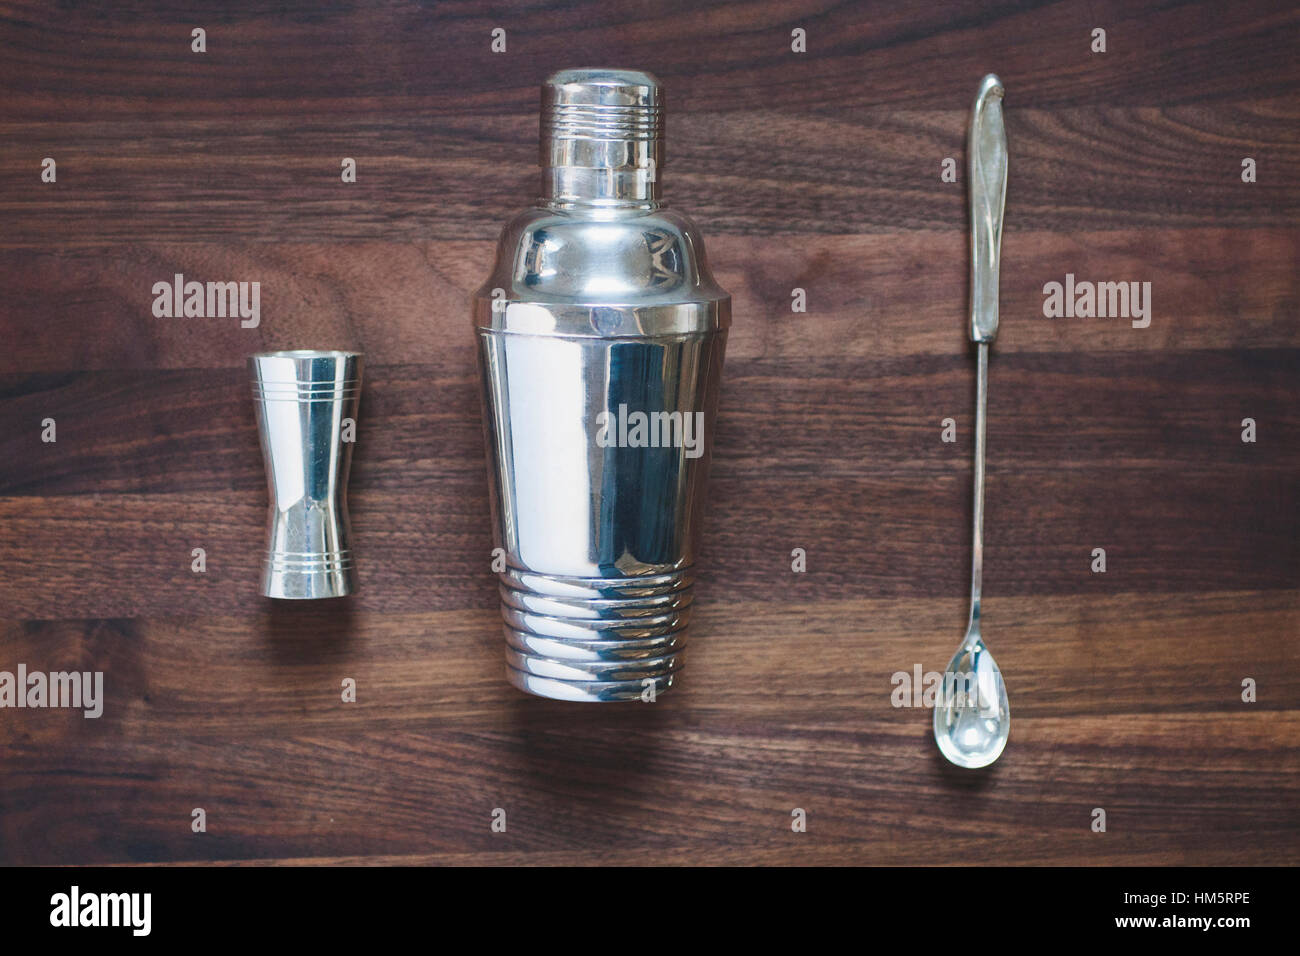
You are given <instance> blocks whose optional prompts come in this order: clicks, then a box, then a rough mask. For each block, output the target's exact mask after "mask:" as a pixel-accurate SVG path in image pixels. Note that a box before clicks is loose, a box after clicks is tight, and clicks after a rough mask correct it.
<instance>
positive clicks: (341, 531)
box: [248, 351, 361, 599]
mask: <svg viewBox="0 0 1300 956" xmlns="http://www.w3.org/2000/svg"><path fill="white" fill-rule="evenodd" d="M248 364H249V369H250V371H251V373H252V377H253V399H254V402H255V404H256V406H257V424H258V429H259V431H260V433H261V438H262V454H263V456H264V458H265V460H266V475H267V485H268V487H269V489H270V497H271V507H270V513H269V515H268V517H267V530H266V537H267V546H266V559H265V562H264V565H263V574H262V593H263V594H264V595H266V596H267V597H271V598H291V599H308V598H330V597H344V596H346V595H348V594H353V593H355V591H356V589H357V582H356V569H355V566H354V563H353V559H352V543H351V539H352V535H351V529H350V526H349V523H348V508H347V482H348V469H349V466H350V464H351V460H352V442H351V441H344V440H343V439H344V426H345V423H346V422H347V421H348V420H351V421H352V422H353V423H355V421H356V415H357V402H358V398H359V396H360V392H361V356H360V355H359V354H357V353H356V352H332V351H329V352H315V351H291V352H266V353H262V354H260V355H254V356H252V357H251V358H250V359H249V360H248ZM353 427H354V428H355V425H354V426H353Z"/></svg>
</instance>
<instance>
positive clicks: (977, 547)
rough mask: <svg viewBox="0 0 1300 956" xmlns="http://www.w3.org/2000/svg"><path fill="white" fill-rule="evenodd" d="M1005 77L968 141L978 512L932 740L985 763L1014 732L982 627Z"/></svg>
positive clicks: (984, 98) (954, 757)
mask: <svg viewBox="0 0 1300 956" xmlns="http://www.w3.org/2000/svg"><path fill="white" fill-rule="evenodd" d="M1003 92H1004V91H1003V88H1002V81H1001V80H999V79H998V78H997V77H996V76H994V75H993V74H992V73H990V74H989V75H988V76H986V77H984V79H983V80H982V81H981V82H980V87H979V93H978V95H977V96H976V97H975V107H974V109H973V110H972V112H971V125H970V140H969V142H968V144H967V154H968V156H967V160H968V177H967V178H968V181H969V183H970V212H971V320H970V321H971V325H970V337H971V341H972V342H975V343H976V345H977V348H978V352H979V358H978V369H979V370H978V373H977V379H976V387H975V508H974V512H975V517H974V522H973V525H974V545H973V547H972V550H971V585H970V621H969V623H968V624H967V626H966V638H965V640H963V641H962V642H961V646H960V647H958V648H957V653H955V654H954V655H953V656H952V660H950V661H949V662H948V668H947V671H946V672H945V673H944V681H943V687H942V688H940V692H939V699H938V700H937V701H936V702H935V707H934V741H935V743H936V744H938V746H939V751H940V752H941V753H942V754H943V755H944V756H945V757H947V758H948V760H949V761H951V762H952V763H954V764H956V765H957V766H958V767H969V768H976V767H987V766H988V765H989V764H991V763H993V761H995V760H997V759H998V757H999V756H1001V754H1002V750H1003V748H1004V747H1006V745H1007V736H1008V734H1009V733H1010V732H1011V709H1010V707H1009V706H1008V704H1007V689H1006V685H1005V684H1004V683H1003V681H1002V672H1001V671H1000V670H998V665H997V663H996V662H995V661H994V660H993V655H992V654H990V653H989V650H988V648H987V647H985V645H984V639H983V637H982V636H981V634H980V596H981V591H982V589H983V577H984V431H985V418H986V406H987V404H988V389H989V346H990V345H991V344H992V342H993V340H994V338H996V337H997V334H998V264H999V258H1000V255H1001V249H1002V212H1003V209H1004V207H1005V205H1006V189H1007V137H1006V131H1005V130H1004V128H1003V125H1002V96H1003Z"/></svg>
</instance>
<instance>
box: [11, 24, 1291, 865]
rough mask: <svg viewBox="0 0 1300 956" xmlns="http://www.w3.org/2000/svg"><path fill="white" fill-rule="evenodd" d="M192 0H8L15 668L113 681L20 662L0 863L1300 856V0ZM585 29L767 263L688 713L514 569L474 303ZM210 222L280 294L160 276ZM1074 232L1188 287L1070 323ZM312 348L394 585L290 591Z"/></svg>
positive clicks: (751, 315) (731, 384)
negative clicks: (976, 740)
mask: <svg viewBox="0 0 1300 956" xmlns="http://www.w3.org/2000/svg"><path fill="white" fill-rule="evenodd" d="M191 19H192V15H191V14H188V13H177V12H175V11H174V10H170V9H166V8H165V7H164V5H161V4H156V3H130V4H126V5H120V4H119V5H114V6H112V7H109V6H96V5H81V4H78V5H75V6H72V5H65V6H60V7H58V9H57V11H51V10H50V9H49V8H48V7H47V6H46V5H41V4H35V3H6V4H3V5H0V23H3V29H0V91H2V92H3V93H4V97H3V99H2V100H0V103H2V105H0V221H3V222H4V224H5V228H4V229H3V230H0V336H2V338H0V341H2V342H3V348H2V349H0V670H12V669H13V668H15V667H16V666H17V664H19V663H25V664H26V665H27V666H28V667H29V668H31V669H43V670H65V669H72V668H76V669H81V670H101V671H103V672H104V680H105V689H106V694H107V701H106V703H105V710H104V715H103V716H102V717H101V718H99V719H95V720H88V719H84V718H83V717H82V716H80V715H79V714H77V713H70V712H67V711H57V710H27V709H24V710H11V709H3V710H0V766H2V767H3V773H0V863H6V864H13V863H19V864H22V863H44V864H51V863H55V864H62V863H144V862H184V863H199V862H212V861H217V862H228V863H272V862H279V863H317V864H335V865H337V864H344V865H352V864H365V863H370V864H421V865H427V864H439V865H441V864H475V863H480V864H481V863H493V864H501V865H519V864H542V865H571V864H610V865H637V864H644V863H651V862H663V863H671V864H700V863H709V864H732V865H735V864H760V865H784V864H808V865H837V864H876V863H947V862H953V861H954V860H956V861H960V862H972V863H1039V864H1063V863H1082V864H1090V865H1093V864H1095V865H1115V864H1153V863H1154V864H1228V865H1254V864H1261V863H1284V864H1294V863H1296V862H1297V861H1300V756H1298V752H1297V750H1296V747H1295V740H1296V738H1297V735H1298V734H1300V710H1297V704H1296V702H1295V700H1294V699H1293V698H1294V694H1293V692H1292V689H1293V688H1294V687H1295V686H1297V684H1298V683H1300V650H1298V649H1297V648H1298V647H1300V645H1297V641H1296V637H1297V635H1300V578H1298V574H1300V509H1298V508H1297V500H1298V496H1300V374H1298V373H1300V268H1297V267H1298V266H1300V229H1297V223H1298V222H1300V182H1297V181H1296V179H1295V177H1294V175H1292V171H1293V170H1294V169H1295V168H1296V166H1297V163H1300V64H1298V63H1297V60H1296V58H1295V55H1294V51H1295V49H1296V43H1297V39H1300V12H1297V10H1296V9H1295V8H1294V7H1292V6H1286V5H1277V4H1271V3H1265V2H1245V3H1237V4H1232V5H1229V6H1226V7H1225V6H1221V5H1219V4H1212V3H1208V2H1191V3H1185V4H1179V5H1175V6H1168V5H1165V4H1159V3H1154V2H1145V0H1142V2H1137V3H1118V2H1102V3H1088V4H1084V3H1051V4H1039V3H1016V4H1000V5H992V6H985V7H980V6H978V5H975V4H964V3H963V4H958V3H939V4H911V3H909V4H903V5H896V6H893V7H890V8H888V9H881V8H875V7H866V6H864V5H860V4H852V3H843V2H829V3H814V2H810V0H798V2H794V3H780V4H777V3H768V2H762V3H747V4H727V5H699V4H687V3H678V2H675V0H669V2H666V3H661V4H656V5H654V6H653V7H647V6H645V5H644V4H639V3H633V2H631V0H612V2H602V3H596V2H568V3H564V2H560V3H557V2H548V3H543V4H531V3H529V4H522V3H518V4H516V3H501V4H494V5H492V6H491V7H488V8H484V7H482V6H480V5H475V4H469V3H461V2H453V3H438V4H420V3H414V2H399V0H385V2H380V3H375V4H367V5H364V6H361V5H351V4H342V3H329V4H318V3H305V2H304V3H290V4H281V5H279V6H278V7H277V9H276V10H275V11H274V12H268V11H267V10H265V9H263V8H262V5H256V4H251V3H248V4H246V3H235V4H227V5H223V7H222V9H221V10H220V11H207V12H205V13H203V14H202V16H201V17H199V18H198V19H197V20H194V22H191ZM194 26H203V27H205V29H206V30H207V31H208V45H209V52H208V53H207V54H204V55H197V54H192V53H191V52H190V51H189V32H190V29H191V28H192V27H194ZM495 26H502V27H504V28H505V29H506V30H507V31H508V36H509V48H508V53H507V54H504V55H494V54H492V53H490V52H489V48H488V40H489V32H490V31H491V29H492V28H493V27H495ZM1097 26H1100V27H1104V28H1105V29H1106V30H1107V34H1108V44H1109V46H1108V52H1107V53H1105V54H1091V53H1090V52H1089V51H1088V42H1089V34H1090V31H1091V30H1092V29H1093V28H1094V27H1097ZM795 27H802V28H804V29H806V30H807V31H808V37H809V52H808V53H807V54H804V55H797V54H793V53H791V52H790V49H789V39H790V31H791V30H792V29H794V28H795ZM583 61H587V62H597V61H599V62H606V63H626V64H629V65H635V66H640V67H644V68H648V69H651V70H653V71H655V72H657V73H659V74H660V76H661V77H662V78H663V79H664V81H665V83H666V85H667V89H668V97H669V108H670V113H669V118H668V130H669V137H670V138H669V142H668V157H669V166H668V170H667V172H666V189H667V192H668V194H669V197H670V198H671V200H672V201H673V203H674V204H675V205H678V206H680V207H681V208H683V209H685V210H686V211H688V212H689V213H691V214H692V215H693V216H695V217H696V218H697V219H698V220H699V222H700V223H701V226H702V227H703V229H704V232H705V235H706V238H707V248H708V254H709V258H710V262H711V264H712V266H713V268H714V271H715V273H716V274H717V276H718V278H719V281H720V282H721V283H722V284H723V285H724V286H725V287H726V288H728V289H729V290H731V291H732V293H733V295H734V310H735V316H736V319H735V325H734V327H733V330H732V332H731V336H730V340H729V345H728V363H727V368H726V375H725V380H724V389H723V399H722V408H721V412H720V417H719V421H718V425H717V429H716V436H715V441H714V460H713V466H712V476H713V477H712V482H711V486H710V502H709V513H708V517H707V522H706V540H705V543H704V548H703V551H702V554H701V556H700V558H701V561H700V580H699V584H698V587H697V612H696V618H695V622H694V625H693V631H692V637H691V641H690V645H689V650H688V652H687V666H686V669H685V671H684V673H683V677H682V680H681V682H680V685H679V686H678V687H676V688H674V690H673V691H672V693H671V694H669V695H665V696H664V697H663V698H662V699H661V700H660V701H659V702H658V703H656V704H655V705H654V706H653V707H644V706H631V707H607V708H600V707H579V706H573V705H565V704H561V703H556V702H551V701H543V700H538V699H532V698H528V697H526V696H524V695H521V694H519V693H518V692H516V691H514V690H513V689H511V688H510V687H509V686H508V685H507V684H506V683H505V681H504V680H503V677H502V669H503V667H504V664H503V662H502V660H501V643H502V642H501V636H500V630H499V628H500V619H499V615H498V613H497V609H496V605H497V596H496V590H495V582H494V579H493V577H492V576H491V574H490V573H489V568H488V560H489V551H490V547H491V536H490V529H489V522H488V506H487V499H486V481H485V473H484V463H483V446H482V435H481V430H480V420H479V407H478V397H477V394H476V385H475V370H474V364H473V363H474V359H473V339H472V334H471V332H470V329H469V324H468V318H467V314H466V313H467V302H468V298H469V296H470V294H471V293H472V292H473V290H474V289H475V288H476V287H477V286H478V284H479V283H480V282H481V280H482V278H483V276H484V275H485V274H486V272H487V269H488V266H489V261H490V259H491V256H492V252H493V241H494V238H495V235H496V232H497V230H498V229H499V228H500V226H501V225H502V223H503V222H504V221H505V220H506V219H507V218H508V217H509V216H510V215H511V214H512V212H513V211H514V210H515V209H516V208H518V207H520V206H521V205H523V204H525V203H526V202H527V201H528V200H529V198H530V197H531V196H532V195H533V193H534V191H535V188H536V185H535V184H536V177H537V171H536V169H535V168H534V167H535V162H536V129H537V126H536V124H537V119H536V103H537V84H538V83H539V82H540V80H541V79H542V77H544V76H545V75H546V74H547V73H548V72H550V71H551V70H553V69H556V68H559V67H562V66H568V65H574V64H576V63H580V62H583ZM989 69H996V70H997V71H998V72H999V74H1000V75H1001V76H1002V78H1003V80H1004V81H1005V82H1006V85H1007V88H1008V99H1007V123H1008V137H1009V140H1010V142H1011V155H1012V163H1011V170H1012V171H1011V183H1010V198H1009V203H1008V213H1007V228H1006V236H1005V240H1004V246H1003V255H1004V263H1003V270H1002V329H1001V335H1000V338H999V340H998V343H997V346H996V348H995V350H994V353H993V358H992V362H991V391H990V423H989V450H990V456H991V457H990V462H989V479H988V481H989V486H988V494H989V500H988V527H987V530H986V544H987V555H986V567H985V590H986V600H985V605H986V606H985V629H986V636H987V637H988V639H989V641H990V643H991V645H992V646H993V648H994V651H995V653H996V655H997V658H998V660H999V662H1000V664H1001V666H1002V667H1003V669H1004V671H1005V672H1006V674H1007V679H1008V684H1009V689H1010V694H1011V701H1012V711H1013V714H1014V722H1013V731H1012V740H1011V744H1010V746H1009V747H1008V749H1007V752H1006V754H1005V755H1004V756H1003V758H1002V759H1001V760H1000V761H999V762H998V764H996V765H995V766H994V767H993V768H991V770H990V771H989V772H986V773H980V774H972V773H969V772H964V771H958V770H955V769H954V768H951V767H949V766H948V765H946V764H945V763H944V762H943V761H942V759H941V758H940V757H939V756H938V755H937V753H936V752H935V749H934V747H933V743H932V741H931V738H930V730H929V727H930V722H929V717H930V715H929V712H928V711H927V710H925V709H924V708H920V707H896V706H894V702H893V701H891V692H892V691H893V690H894V684H893V679H894V675H896V674H898V673H900V672H902V673H909V674H910V673H911V672H912V670H913V668H914V667H916V666H920V667H921V668H922V669H923V670H925V671H930V670H939V669H941V668H942V667H943V666H944V664H945V663H946V661H947V659H948V657H949V655H950V654H951V652H952V650H953V648H954V647H955V646H956V643H957V641H958V639H959V637H960V634H961V629H962V626H963V625H964V623H965V614H966V607H965V597H964V595H965V594H966V591H967V588H968V575H969V567H968V562H969V547H970V542H969V530H968V527H969V521H970V502H969V500H968V499H969V495H970V484H969V483H970V476H971V450H972V449H971V425H972V416H973V397H974V396H973V365H972V362H971V355H970V350H969V344H968V342H967V341H966V338H965V329H964V323H965V310H966V283H967V278H966V271H967V264H966V256H967V246H966V236H965V229H966V223H965V217H966V211H965V204H964V193H963V185H962V183H961V182H960V181H958V182H956V183H944V182H942V181H941V179H940V176H939V172H940V163H941V162H942V160H943V159H944V158H945V157H950V156H951V157H955V158H957V160H958V163H959V169H962V164H963V161H964V160H963V157H964V146H963V136H964V128H965V122H966V117H967V109H968V107H969V102H970V98H971V96H972V95H973V92H974V85H975V83H976V82H977V80H978V77H979V76H981V75H982V74H983V73H984V72H987V71H988V70H989ZM46 156H51V157H55V158H56V159H57V161H58V182H57V183H54V184H42V183H41V182H40V180H39V172H40V160H41V159H42V158H43V157H46ZM343 156H353V157H355V158H357V160H358V169H359V176H358V181H357V183H355V184H352V185H344V184H342V183H341V182H340V181H339V178H338V172H339V162H340V159H341V158H342V157H343ZM1247 156H1249V157H1252V158H1255V159H1256V161H1257V165H1258V181H1257V182H1255V183H1250V184H1248V183H1243V182H1242V181H1241V177H1240V174H1241V160H1242V159H1243V158H1244V157H1247ZM960 175H961V178H964V170H963V171H962V172H961V174H960ZM177 272H181V273H183V274H185V275H186V276H187V278H195V279H199V280H208V279H220V280H238V281H258V282H260V283H261V290H262V321H261V325H260V326H259V327H258V328H256V329H241V328H240V327H239V324H238V322H237V321H235V320H221V319H213V320H207V319H204V320H196V319H189V320H186V319H158V318H155V317H154V316H153V315H152V312H151V308H150V307H151V304H152V300H153V296H152V292H151V289H152V286H153V284H154V283H155V282H158V281H168V280H170V279H171V277H172V275H173V274H174V273H177ZM1067 272H1068V273H1073V274H1075V275H1076V276H1078V277H1079V278H1080V279H1092V280H1113V281H1119V280H1123V281H1149V282H1151V283H1152V296H1153V299H1152V302H1153V312H1152V321H1151V324H1150V326H1149V327H1148V328H1144V329H1138V328H1133V327H1132V326H1131V324H1130V323H1129V322H1128V321H1127V320H1125V319H1090V320H1082V319H1048V318H1045V317H1044V316H1043V286H1044V284H1045V283H1047V282H1050V281H1061V280H1062V279H1063V277H1064V276H1065V274H1066V273H1067ZM794 288H803V289H805V291H806V293H807V300H808V311H807V312H806V313H792V312H791V311H790V303H791V290H792V289H794ZM302 346H311V347H348V348H357V349H361V350H363V351H364V352H365V353H366V359H367V372H366V390H365V394H364V397H363V400H362V407H361V420H360V431H359V441H358V447H357V452H356V460H355V465H354V471H353V477H352V481H351V485H350V490H351V494H350V498H351V506H352V514H353V518H354V524H355V534H356V543H357V551H358V560H359V566H360V574H361V581H362V591H361V593H360V594H359V595H357V597H356V598H355V599H352V600H350V601H348V602H347V603H346V604H343V605H340V606H334V605H331V606H329V607H317V606H304V605H287V606H281V605H278V604H274V603H272V602H268V601H265V600H263V599H261V598H260V597H259V596H258V593H257V583H258V582H257V570H258V569H257V555H258V554H259V553H260V550H261V548H262V545H263V542H262V535H263V520H264V508H265V495H266V491H265V478H264V475H263V470H262V462H261V460H260V456H259V451H258V445H257V438H256V426H255V424H254V420H253V415H252V408H251V403H250V400H249V397H248V390H247V373H246V371H245V369H244V362H245V360H246V357H247V355H249V354H250V353H252V352H255V351H259V350H263V349H267V348H282V347H302ZM46 418H54V419H55V420H56V421H57V428H58V441H57V442H56V443H54V444H47V443H44V442H42V441H41V428H42V425H41V422H42V421H43V420H44V419H46ZM946 418H952V419H953V420H954V423H955V424H956V429H957V440H956V441H955V442H951V443H946V442H943V441H942V440H941V437H940V431H941V423H942V421H943V420H944V419H946ZM1245 418H1252V419H1254V420H1255V422H1256V428H1257V441H1256V442H1255V443H1252V444H1247V443H1243V442H1242V441H1241V430H1242V420H1243V419H1245ZM194 547H203V548H205V550H206V552H207V560H208V570H207V572H206V573H205V574H201V575H196V574H194V573H192V571H191V570H190V550H191V549H192V548H194ZM796 547H801V548H804V549H806V550H807V553H808V570H807V572H806V573H803V574H793V573H791V570H790V552H791V550H792V549H793V548H796ZM1096 547H1104V548H1105V549H1106V552H1107V570H1106V573H1105V574H1096V573H1093V571H1092V570H1091V567H1090V565H1091V552H1092V549H1093V548H1096ZM346 677H351V678H353V679H354V680H356V681H357V684H358V698H357V701H356V703H354V704H344V703H342V702H341V700H340V693H339V691H340V683H341V681H342V680H343V679H344V678H346ZM1247 678H1249V679H1252V680H1254V681H1255V682H1256V683H1257V686H1258V699H1257V701H1256V702H1254V703H1246V702H1243V700H1242V696H1241V695H1242V681H1243V680H1245V679H1247ZM195 807H203V808H205V810H206V811H207V813H208V832H207V833H206V834H194V833H192V832H191V829H190V819H191V818H190V813H191V811H192V809H193V808H195ZM496 807H501V808H505V809H506V811H507V814H508V820H509V826H508V831H507V832H506V833H504V834H493V833H492V832H491V830H490V828H489V823H490V814H491V813H492V810H493V809H494V808H496ZM795 807H802V808H804V809H806V810H807V811H808V820H809V828H808V832H807V833H804V834H795V833H792V832H791V830H790V813H791V810H792V809H793V808H795ZM1095 807H1104V808H1105V809H1106V810H1107V814H1108V830H1107V832H1106V833H1104V834H1098V833H1093V832H1091V830H1090V828H1089V824H1090V822H1091V814H1092V810H1093V808H1095Z"/></svg>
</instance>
